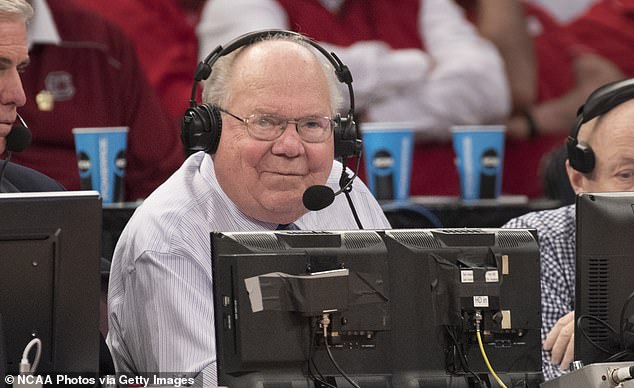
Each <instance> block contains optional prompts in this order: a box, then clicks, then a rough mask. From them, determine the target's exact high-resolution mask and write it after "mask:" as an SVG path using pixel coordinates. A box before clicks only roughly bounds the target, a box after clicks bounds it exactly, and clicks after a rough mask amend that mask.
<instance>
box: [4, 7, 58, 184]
mask: <svg viewBox="0 0 634 388" xmlns="http://www.w3.org/2000/svg"><path fill="white" fill-rule="evenodd" d="M32 16H33V9H32V8H31V6H30V5H29V4H28V3H27V2H26V1H24V0H5V1H2V2H0V155H2V154H4V153H5V152H6V155H7V156H6V159H5V160H4V161H1V162H0V193H6V192H22V191H54V190H60V189H62V186H60V185H59V184H58V183H57V182H55V181H53V180H52V179H50V178H48V177H46V176H44V175H43V174H40V173H38V172H37V171H34V170H31V169H29V168H26V167H22V166H19V165H17V164H14V163H11V162H9V158H10V155H11V154H10V151H12V150H19V149H20V148H23V147H25V146H26V145H27V144H26V143H28V142H27V141H26V139H27V138H28V136H27V137H25V135H22V136H17V137H16V136H15V135H16V134H15V133H14V134H13V136H14V141H13V143H12V142H11V141H8V140H7V137H8V136H9V133H11V132H12V131H19V130H20V129H19V128H18V129H15V128H14V126H16V123H17V125H20V123H19V119H18V113H17V108H18V107H21V106H23V105H24V104H25V103H26V97H25V95H24V89H23V88H22V80H21V78H20V74H21V73H22V72H23V71H24V70H25V68H26V67H27V65H28V64H29V54H28V49H27V40H26V35H27V32H26V31H27V29H26V23H27V21H28V20H29V19H30V18H31V17H32ZM21 130H22V131H27V130H26V129H21Z"/></svg>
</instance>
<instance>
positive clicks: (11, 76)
mask: <svg viewBox="0 0 634 388" xmlns="http://www.w3.org/2000/svg"><path fill="white" fill-rule="evenodd" d="M5 77H6V78H5V79H4V80H3V82H2V83H3V84H4V85H3V86H2V89H1V92H0V102H2V104H3V105H15V106H18V107H20V106H23V105H24V104H26V95H25V94H24V88H23V87H22V79H21V77H20V73H18V71H17V70H15V69H13V70H11V71H10V72H8V73H7V74H5Z"/></svg>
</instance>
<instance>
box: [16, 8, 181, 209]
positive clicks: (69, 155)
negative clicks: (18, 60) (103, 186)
mask: <svg viewBox="0 0 634 388" xmlns="http://www.w3.org/2000/svg"><path fill="white" fill-rule="evenodd" d="M48 3H49V6H50V7H51V11H52V13H53V18H54V19H55V23H56V25H57V28H58V30H59V34H60V36H61V38H62V43H61V44H60V45H58V46H56V45H50V44H46V45H42V44H37V45H34V46H33V48H32V49H31V51H30V53H29V55H30V58H31V64H30V65H29V67H28V69H27V71H26V73H25V74H24V76H23V84H24V89H25V92H26V96H27V101H28V102H27V104H26V105H25V106H24V107H23V108H21V109H20V114H21V115H22V117H24V119H25V121H26V122H27V123H28V125H29V127H30V129H31V131H32V132H33V143H32V144H31V146H30V147H29V148H27V149H26V150H25V151H24V152H22V153H15V154H14V156H13V157H14V160H15V161H16V162H18V163H20V164H23V165H25V166H28V167H31V168H34V169H36V170H38V171H41V172H43V173H45V174H46V175H48V176H50V177H52V178H54V179H56V180H57V181H59V182H60V183H62V184H63V185H64V186H65V187H66V188H67V189H69V190H77V189H79V172H78V168H77V159H76V156H75V144H74V139H73V134H72V132H71V131H72V128H76V127H100V126H129V127H130V131H129V134H128V151H127V167H126V176H125V182H126V186H125V187H126V193H127V195H126V197H127V199H128V200H134V199H137V198H141V197H146V196H147V195H148V194H149V193H150V192H152V191H153V190H154V189H155V188H156V187H157V186H158V185H159V184H161V183H162V182H163V181H164V180H165V179H167V177H169V175H171V174H172V172H174V171H175V170H176V169H177V168H178V167H179V166H180V164H181V162H182V161H183V159H184V152H183V147H182V146H181V144H180V140H179V128H178V126H177V125H176V124H175V123H172V122H171V121H170V119H169V117H168V116H167V114H166V112H165V111H164V110H163V109H162V106H161V103H160V100H159V99H158V97H157V96H156V94H155V93H154V92H153V89H152V88H151V87H150V86H149V84H148V82H147V80H146V77H145V75H144V73H143V71H142V69H141V67H140V66H139V64H138V61H137V58H136V55H135V52H134V47H133V46H132V45H131V44H130V42H129V41H128V40H127V39H126V38H125V36H124V35H122V33H120V32H119V31H118V30H117V29H116V28H114V27H113V26H112V25H111V24H109V23H107V22H106V21H105V20H103V19H102V18H100V17H98V16H96V15H93V14H91V13H86V12H84V11H82V10H79V9H76V7H74V6H73V5H71V3H70V2H67V1H65V0H49V1H48ZM42 90H48V91H51V92H53V94H54V95H56V98H55V102H54V105H53V108H52V110H50V111H46V110H41V109H40V108H39V107H38V104H37V103H36V98H37V95H38V94H39V93H40V92H41V91H42Z"/></svg>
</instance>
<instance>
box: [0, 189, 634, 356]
mask: <svg viewBox="0 0 634 388" xmlns="http://www.w3.org/2000/svg"><path fill="white" fill-rule="evenodd" d="M0 182H1V181H0ZM633 298H634V291H632V293H630V295H629V296H628V297H627V298H626V299H625V302H624V303H623V307H622V308H621V320H620V321H619V322H620V323H621V328H620V329H621V331H620V336H619V337H620V339H621V348H623V349H625V326H626V324H627V320H626V319H625V311H626V310H627V306H629V304H630V302H631V301H632V299H633Z"/></svg>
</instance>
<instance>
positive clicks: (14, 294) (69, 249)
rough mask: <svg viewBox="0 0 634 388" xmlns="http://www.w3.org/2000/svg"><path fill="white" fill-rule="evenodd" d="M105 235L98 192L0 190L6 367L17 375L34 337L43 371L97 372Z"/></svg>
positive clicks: (0, 308) (0, 309)
mask: <svg viewBox="0 0 634 388" xmlns="http://www.w3.org/2000/svg"><path fill="white" fill-rule="evenodd" d="M100 242H101V199H100V197H99V195H98V193H96V192H94V191H82V192H72V191H68V192H50V193H49V192H45V193H18V194H0V287H1V288H2V291H1V292H0V315H1V316H2V325H1V326H2V328H3V331H4V333H3V334H4V344H0V350H2V348H3V349H4V355H5V359H6V372H8V373H11V374H17V372H18V367H19V362H20V359H21V358H22V353H23V350H24V348H25V346H26V345H27V344H28V343H29V342H30V340H31V339H32V338H34V337H37V338H39V339H40V341H41V342H42V352H41V357H40V360H39V365H38V367H37V370H36V372H37V373H44V374H47V373H51V374H52V373H97V372H98V368H99V331H98V329H99V325H98V322H99V289H100V285H99V284H100V283H99V281H100V278H99V259H100V255H101V245H100ZM0 337H2V335H0ZM34 355H35V352H34V351H33V352H32V353H31V355H30V356H31V357H30V361H31V362H33V360H34ZM0 358H1V357H0ZM4 366H5V365H1V366H0V368H2V367H4Z"/></svg>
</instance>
